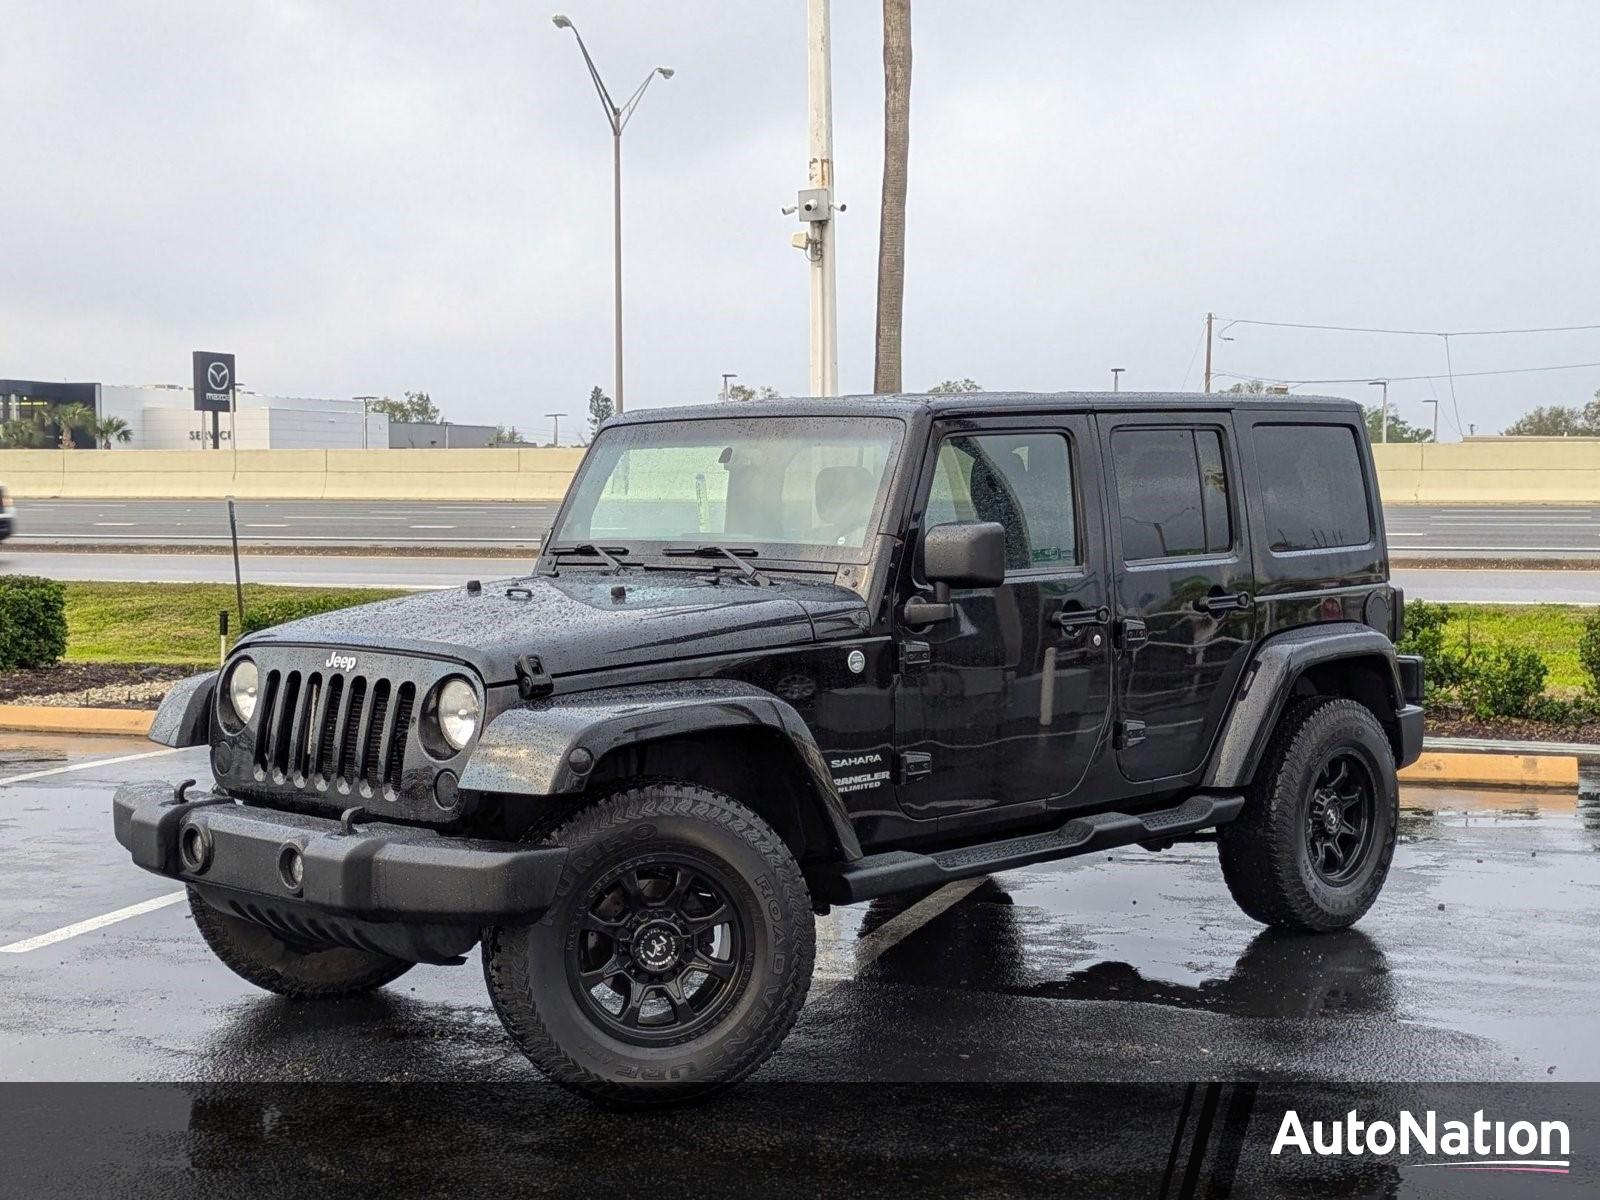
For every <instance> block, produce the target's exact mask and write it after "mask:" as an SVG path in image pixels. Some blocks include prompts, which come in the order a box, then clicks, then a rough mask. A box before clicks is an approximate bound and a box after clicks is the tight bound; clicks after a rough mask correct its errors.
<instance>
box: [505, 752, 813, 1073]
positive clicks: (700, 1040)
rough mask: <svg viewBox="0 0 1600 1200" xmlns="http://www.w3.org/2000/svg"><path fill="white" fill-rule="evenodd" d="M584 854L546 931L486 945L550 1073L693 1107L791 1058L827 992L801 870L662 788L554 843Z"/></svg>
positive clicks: (518, 1025)
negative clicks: (817, 1000)
mask: <svg viewBox="0 0 1600 1200" xmlns="http://www.w3.org/2000/svg"><path fill="white" fill-rule="evenodd" d="M546 842H547V844H552V845H558V846H564V847H566V848H567V850H568V851H569V854H568V858H567V863H566V866H565V868H564V869H563V872H562V876H561V881H560V883H559V885H558V887H557V897H558V898H557V900H556V902H555V904H554V905H553V906H552V907H551V908H550V909H549V910H548V911H547V912H546V913H545V914H544V916H543V917H542V918H541V919H540V920H539V921H538V922H536V923H535V924H533V925H520V926H496V927H493V928H491V929H489V930H486V931H485V934H484V945H483V970H484V979H485V981H486V982H487V984H488V987H489V995H490V997H491V998H492V999H493V1001H494V1006H495V1010H496V1011H497V1012H498V1013H499V1014H500V1019H501V1021H502V1022H504V1024H505V1027H506V1030H507V1032H508V1033H510V1035H511V1036H512V1038H513V1039H514V1040H515V1041H516V1043H517V1045H518V1046H519V1047H520V1048H521V1049H522V1051H523V1053H525V1054H526V1055H527V1056H528V1058H529V1059H531V1060H532V1061H533V1063H534V1065H535V1066H537V1067H538V1068H539V1069H540V1070H541V1071H542V1072H544V1074H545V1075H547V1076H548V1077H550V1078H551V1079H553V1080H555V1081H556V1082H557V1083H560V1084H562V1085H564V1086H566V1087H569V1088H572V1089H573V1090H575V1091H578V1092H581V1093H583V1094H585V1095H588V1096H590V1097H591V1098H594V1099H600V1100H610V1101H620V1102H624V1103H649V1102H655V1101H671V1100H682V1099H687V1098H690V1097H692V1096H698V1095H702V1094H705V1093H707V1092H709V1091H712V1090H715V1089H717V1088H720V1087H725V1086H727V1085H729V1084H731V1083H735V1082H737V1081H738V1080H740V1079H742V1078H743V1077H744V1076H746V1075H748V1074H749V1073H750V1072H751V1071H754V1070H755V1069H756V1068H757V1067H758V1066H760V1065H761V1064H762V1063H763V1062H764V1061H766V1059H767V1057H768V1056H769V1055H771V1054H772V1052H773V1051H774V1050H776V1049H777V1047H778V1044H779V1043H780V1042H781V1041H782V1040H783V1038H784V1036H785V1035H786V1034H787V1033H788V1032H789V1029H790V1027H791V1026H792V1025H793V1024H794V1021H795V1018H796V1016H798V1015H799V1012H800V1007H801V1005H802V1004H804V1002H805V998H806V992H807V991H808V989H809V988H810V985H811V968H812V961H813V958H814V956H815V930H814V926H813V922H812V915H811V900H810V896H809V893H808V892H807V889H806V884H805V879H804V877H803V876H802V875H801V874H800V868H799V865H798V864H797V863H796V862H795V860H794V857H793V856H792V855H791V854H790V853H789V850H788V848H787V847H786V846H785V845H784V843H783V841H782V840H781V839H780V838H779V837H778V835H777V834H776V833H774V832H773V830H772V829H771V827H770V826H768V825H767V823H766V822H765V821H763V820H761V818H760V817H758V816H756V815H755V814H754V813H752V812H751V811H750V810H749V809H747V808H745V807H744V806H743V805H741V804H739V803H737V802H736V801H734V800H732V799H730V798H729V797H727V796H724V795H722V794H721V793H718V792H714V791H711V790H709V789H707V788H702V787H697V786H694V785H692V784H687V783H652V784H647V785H642V786H638V787H634V788H630V789H628V790H626V791H622V792H619V793H616V794H614V795H612V796H610V797H608V798H607V799H605V800H602V801H600V802H599V803H597V804H595V805H593V806H591V807H589V808H585V809H583V810H582V811H581V812H579V813H578V814H577V815H576V816H574V817H573V818H572V819H571V820H570V821H568V822H567V823H566V824H565V825H563V826H561V827H560V828H559V829H557V830H555V831H554V832H553V833H552V834H550V835H549V836H548V837H547V838H546Z"/></svg>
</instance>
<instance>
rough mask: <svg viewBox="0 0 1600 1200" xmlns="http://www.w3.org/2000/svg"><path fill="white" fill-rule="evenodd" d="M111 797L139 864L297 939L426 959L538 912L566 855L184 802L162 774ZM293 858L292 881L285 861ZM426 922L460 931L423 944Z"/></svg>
mask: <svg viewBox="0 0 1600 1200" xmlns="http://www.w3.org/2000/svg"><path fill="white" fill-rule="evenodd" d="M111 803H112V819H113V823H114V826H115V829H116V835H117V841H119V842H121V843H122V845H123V846H124V847H126V849H127V850H128V852H129V853H130V854H131V855H132V856H133V861H134V862H135V863H137V864H138V865H139V866H141V867H143V868H145V869H146V870H147V871H154V872H155V873H156V874H158V875H165V876H167V877H168V878H171V879H177V880H181V881H182V882H184V883H187V884H191V885H193V886H194V887H196V888H198V889H200V891H201V894H202V895H203V896H204V897H205V898H206V899H207V900H208V901H209V902H211V903H212V904H213V906H214V907H218V908H221V909H223V910H224V911H228V912H232V913H234V914H236V915H238V916H242V917H245V918H246V919H250V920H256V921H258V923H261V924H266V925H268V926H270V927H272V928H274V929H277V930H279V931H280V932H284V931H285V930H287V931H288V932H291V933H294V934H295V935H296V936H298V937H299V938H301V939H302V940H310V941H315V940H318V939H322V940H327V941H333V942H340V943H344V944H351V943H352V942H354V943H356V944H360V943H361V941H362V939H363V938H364V939H365V940H366V942H368V943H375V945H376V947H381V948H382V949H383V950H384V951H385V952H386V953H395V954H398V955H399V956H400V957H408V958H415V959H416V960H417V961H422V962H427V961H439V960H441V959H446V958H449V957H451V956H452V954H459V953H461V952H462V950H463V949H464V948H465V947H461V948H457V949H454V950H451V951H448V952H447V951H446V950H445V949H442V948H441V947H443V946H444V945H445V944H446V943H452V944H454V943H459V942H460V941H461V940H462V938H463V937H466V939H467V940H466V946H470V945H471V944H472V942H473V941H475V940H476V939H477V931H478V930H479V929H480V928H481V927H482V926H484V925H491V924H504V923H516V924H521V923H524V922H527V921H531V920H533V919H534V918H536V917H537V916H539V915H540V914H541V913H543V912H544V910H545V909H546V908H548V907H549V906H550V904H551V902H552V901H553V900H554V899H555V894H556V885H557V883H558V881H559V879H560V876H561V869H562V867H563V865H564V864H565V862H566V854H567V852H566V851H565V850H564V849H562V848H560V847H552V846H525V845H521V844H519V843H516V842H495V841H486V840H482V839H476V838H462V837H444V836H441V835H439V834H437V833H434V832H432V831H430V830H427V829H417V828H412V827H410V826H403V825H391V824H385V823H383V822H379V821H369V820H366V819H362V820H360V821H359V822H358V823H356V824H355V825H354V827H353V828H352V829H350V830H348V831H347V830H346V829H345V827H344V826H343V825H342V824H341V823H340V822H339V821H337V820H330V819H327V818H324V817H311V816H305V815H302V814H300V813H291V812H279V811H277V810H274V809H267V808H258V807H253V806H250V805H244V804H239V803H238V802H236V801H235V800H233V799H232V798H231V797H229V796H226V795H221V794H218V793H213V792H201V793H193V794H189V795H185V796H184V797H183V798H182V799H180V798H179V797H178V796H177V794H176V793H175V790H174V788H173V787H172V785H171V784H168V783H161V782H149V783H129V784H124V785H123V786H122V787H119V788H118V789H117V791H116V794H115V796H114V797H113V799H112V802H111ZM294 855H298V856H299V860H300V868H301V869H300V873H299V876H298V879H297V880H296V879H295V878H294V876H293V873H292V872H290V871H288V870H286V867H285V860H286V858H292V857H293V856H294ZM396 925H400V926H407V927H413V932H412V933H406V932H403V931H401V930H397V929H395V928H393V926H396ZM385 926H388V927H389V928H387V929H385V928H384V927H385ZM422 927H426V928H431V929H432V930H434V931H435V932H436V933H437V932H441V931H447V930H454V931H456V933H457V936H454V937H442V938H441V937H433V938H431V939H427V938H425V939H423V944H421V945H418V944H416V942H417V939H416V938H415V936H414V932H415V929H416V928H422ZM430 946H431V947H432V949H431V950H430V948H429V947H430Z"/></svg>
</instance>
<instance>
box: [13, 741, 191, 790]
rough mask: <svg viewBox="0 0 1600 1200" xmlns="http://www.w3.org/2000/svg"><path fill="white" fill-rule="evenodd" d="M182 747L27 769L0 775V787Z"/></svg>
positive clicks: (152, 755) (174, 750)
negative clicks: (26, 770)
mask: <svg viewBox="0 0 1600 1200" xmlns="http://www.w3.org/2000/svg"><path fill="white" fill-rule="evenodd" d="M181 749H184V747H181V746H169V747H167V748H166V749H165V750H146V751H144V752H143V753H141V754H123V755H120V756H118V757H117V758H95V759H90V760H89V761H88V762H81V763H73V764H72V766H70V767H51V768H50V769H49V770H48V771H29V772H28V773H27V774H25V775H5V776H0V787H4V786H5V785H6V784H8V783H27V782H28V780H30V779H44V778H47V777H48V776H51V775H65V774H66V773H67V772H69V771H87V770H88V769H89V768H90V767H109V766H113V765H115V764H116V763H125V762H136V761H137V760H139V759H141V758H160V757H161V756H162V755H163V754H176V753H177V752H178V751H179V750H181Z"/></svg>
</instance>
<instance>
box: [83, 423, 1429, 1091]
mask: <svg viewBox="0 0 1600 1200" xmlns="http://www.w3.org/2000/svg"><path fill="white" fill-rule="evenodd" d="M1401 622H1402V597H1401V594H1400V592H1399V591H1398V589H1396V588H1393V587H1391V586H1390V584H1389V582H1388V563H1387V553H1386V550H1385V542H1384V531H1383V521H1382V513H1381V510H1380V508H1379V503H1378V492H1377V486H1376V478H1375V474H1374V470H1373V465H1372V460H1371V455H1370V452H1369V450H1368V447H1367V442H1366V437H1365V434H1364V431H1363V426H1362V418H1361V412H1360V410H1359V408H1357V406H1356V405H1354V404H1352V403H1349V402H1346V401H1341V400H1314V399H1297V400H1289V399H1286V398H1282V397H1267V398H1265V399H1260V398H1243V397H1234V396H1196V395H1137V394H1126V393H1124V394H1121V395H1106V394H1098V395H1089V394H1069V395H1003V394H975V395H968V396H901V397H888V398H847V399H837V400H795V401H771V402H758V403H754V404H749V405H739V406H729V405H722V406H717V407H706V408H683V409H673V410H666V411H654V412H643V413H634V414H629V415H628V416H627V417H625V418H622V419H619V420H616V421H613V422H610V423H608V424H607V426H606V427H605V428H604V430H603V431H602V432H601V434H600V436H599V437H598V438H597V439H596V441H595V443H594V445H593V446H592V447H591V448H590V450H589V453H588V455H587V456H586V457H585V459H584V461H583V465H582V467H581V468H580V470H579V472H578V474H577V477H576V479H575V480H574V481H573V484H572V487H571V489H570V490H569V492H568V494H567V497H566V500H565V501H564V502H563V504H562V506H561V511H560V513H559V515H558V516H557V518H556V521H555V525H554V528H553V529H552V530H551V531H550V533H549V535H548V536H547V538H546V541H545V543H544V546H543V549H542V551H541V553H540V555H539V558H538V562H537V564H536V567H535V569H534V572H533V574H532V575H529V576H524V577H518V578H515V579H509V580H503V581H499V582H495V583H484V584H480V583H478V582H476V581H474V582H470V583H468V584H466V586H465V587H462V588H457V589H454V590H451V591H445V592H435V593H431V594H426V595H418V596H414V597H409V598H404V599H398V600H389V601H384V602H382V603H379V604H373V605H369V606H366V607H362V608H357V609H351V610H346V611H343V612H337V613H330V614H327V615H324V616H318V617H312V618H309V619H306V620H302V621H296V622H293V623H291V624H287V625H283V626H280V627H278V628H276V629H272V630H270V631H268V632H265V633H261V634H256V635H254V636H251V637H248V638H246V639H244V640H243V641H241V642H240V644H239V645H238V647H237V648H236V649H235V651H234V652H233V653H232V655H231V656H230V657H229V659H228V661H227V662H226V664H225V665H224V667H223V669H222V670H221V671H220V672H219V673H217V674H212V675H205V676H200V677H197V678H194V679H191V680H188V681H186V682H184V683H183V684H180V685H179V686H178V687H177V688H175V689H174V690H173V692H172V693H171V694H170V695H169V696H168V698H167V700H166V702H165V703H164V704H163V705H162V707H161V710H160V713H159V714H158V717H157V720H156V725H155V729H154V731H153V733H152V735H151V736H152V737H153V738H154V739H155V740H156V741H158V742H161V743H163V744H165V745H169V746H202V745H204V746H209V748H210V766H211V770H212V772H213V774H214V775H215V783H214V785H213V786H212V787H211V788H210V789H209V790H206V791H204V792H198V791H190V790H188V789H189V784H187V783H186V784H180V785H178V786H177V787H176V788H174V787H172V786H170V785H165V784H163V785H155V786H152V785H145V784H139V785H127V786H125V787H123V788H121V789H119V791H118V793H117V796H116V799H115V825H116V835H117V838H118V839H119V840H120V841H121V843H122V844H123V845H124V846H126V847H127V848H128V850H129V851H130V852H131V853H132V856H133V859H134V861H135V862H136V863H138V864H139V865H140V866H142V867H146V868H148V869H149V870H152V871H155V872H158V873H159V874H162V875H166V876H170V877H171V878H174V879H179V880H182V881H183V882H184V883H186V884H187V885H188V886H189V895H190V905H191V907H192V909H193V913H194V919H195V923H196V925H198V926H199V929H200V932H201V934H202V935H203V936H204V937H205V939H206V941H207V942H208V943H209V944H210V946H211V948H212V949H213V950H214V951H215V952H216V954H217V956H218V957H219V958H221V959H222V961H223V962H224V963H226V964H227V965H228V966H229V967H231V968H233V970H235V971H237V972H238V973H239V974H240V975H242V976H243V977H244V978H246V979H248V980H250V981H251V982H252V983H255V984H257V985H259V986H261V987H263V988H267V989H270V990H272V991H275V992H279V993H282V994H284V995H287V996H296V997H305V998H318V997H332V996H343V995H349V994H351V993H354V992H359V991H363V990H366V989H369V988H375V987H379V986H381V985H383V984H386V983H388V982H390V981H391V980H393V979H395V978H396V977H397V976H399V975H400V974H402V973H403V972H405V971H406V970H407V969H408V968H409V967H410V966H411V965H412V964H413V963H419V962H421V963H459V962H461V961H463V956H464V955H465V954H466V953H467V952H468V951H469V950H470V949H471V948H472V947H473V946H474V945H475V944H477V943H479V942H481V943H482V947H483V951H482V956H483V967H484V976H485V979H486V981H487V984H488V988H489V993H490V995H491V996H492V998H493V1000H494V1004H495V1008H496V1010H497V1011H498V1012H499V1014H500V1016H501V1019H502V1020H503V1021H504V1023H505V1027H506V1029H507V1031H508V1032H509V1033H510V1035H511V1036H512V1038H513V1039H515V1041H516V1042H517V1044H518V1045H519V1046H520V1047H521V1048H522V1050H523V1051H524V1052H525V1053H526V1054H527V1055H528V1057H529V1058H531V1059H532V1060H533V1062H534V1063H535V1064H537V1065H538V1067H539V1068H540V1070H542V1071H543V1072H544V1073H545V1074H547V1075H549V1076H550V1077H551V1078H553V1079H555V1080H557V1081H559V1082H561V1083H563V1084H567V1085H569V1086H571V1087H574V1088H577V1089H579V1090H581V1091H584V1092H586V1093H588V1094H590V1095H593V1096H599V1097H609V1098H617V1099H641V1098H642V1099H647V1100H648V1099H654V1098H672V1097H679V1096H683V1095H685V1094H691V1093H696V1092H701V1091H705V1090H707V1089H709V1088H712V1087H715V1086H718V1085H724V1084H728V1083H730V1082H733V1081H735V1080H738V1079H740V1078H742V1077H743V1076H745V1075H747V1074H749V1073H750V1072H751V1071H753V1070H754V1069H755V1068H756V1067H757V1066H759V1065H760V1064H761V1063H762V1062H763V1061H764V1060H765V1059H766V1058H767V1056H768V1055H770V1054H771V1053H772V1052H773V1050H774V1049H776V1047H777V1046H778V1044H779V1042H780V1041H781V1040H782V1039H783V1037H784V1035H785V1034H786V1033H787V1031H788V1030H789V1028H790V1026H791V1025H792V1024H793V1022H794V1020H795V1017H796V1015H797V1013H798V1012H799V1009H800V1007H801V1004H802V1003H803V1002H804V1000H805V996H806V991H807V988H808V986H809V983H810V979H811V970H812V959H813V949H814V933H813V923H812V914H813V913H814V912H823V911H826V909H827V906H829V905H831V904H850V903H854V902H856V901H861V900H866V899H868V898H871V897H874V896H881V895H884V894H886V893H890V892H895V891H900V890H903V889H928V888H932V887H937V886H938V885H940V884H942V883H944V882H946V881H949V880H955V879H962V878H965V877H969V876H975V875H981V874H986V873H989V872H993V871H1003V870H1006V869H1009V868H1015V867H1020V866H1024V865H1026V864H1032V863H1039V862H1044V861H1048V860H1052V859H1058V858H1067V857H1070V856H1072V855H1076V854H1084V853H1087V852H1090V851H1094V850H1101V849H1104V848H1106V847H1111V846H1127V845H1132V844H1138V845H1141V846H1144V847H1147V848H1150V849H1153V850H1155V849H1161V848H1163V847H1166V846H1169V845H1171V844H1172V843H1174V842H1176V841H1179V840H1184V839H1195V838H1202V837H1203V838H1207V839H1214V840H1216V841H1217V843H1218V849H1219V858H1220V860H1221V863H1222V876H1223V879H1224V880H1225V881H1226V882H1227V885H1228V887H1229V889H1230V890H1231V891H1232V893H1233V895H1234V897H1235V898H1236V899H1237V900H1238V902H1239V904H1240V905H1241V906H1242V907H1243V908H1244V910H1245V912H1247V913H1248V914H1249V915H1250V916H1252V917H1254V918H1255V919H1257V920H1259V921H1263V922H1266V923H1268V924H1272V925H1281V926H1286V927H1290V928H1295V929H1305V930H1330V929H1338V928H1342V927H1344V926H1347V925H1349V924H1351V923H1352V922H1353V921H1355V920H1356V919H1357V918H1359V917H1360V916H1361V915H1362V914H1363V913H1365V912H1366V911H1367V909H1368V907H1369V906H1370V905H1371V904H1372V903H1373V900H1374V899H1375V898H1376V896H1377V894H1378V891H1379V889H1380V888H1381V887H1382V885H1383V882H1384V878H1385V876H1386V874H1387V872H1388V869H1389V863H1390V859H1391V857H1392V855H1393V851H1394V845H1395V822H1396V796H1397V792H1396V783H1395V770H1396V766H1397V764H1400V765H1403V764H1406V763H1409V762H1411V761H1413V760H1414V759H1415V758H1416V757H1417V755H1418V753H1419V752H1420V748H1421V743H1422V709H1421V707H1420V704H1419V700H1420V698H1421V694H1422V663H1421V661H1420V660H1418V659H1414V658H1406V657H1403V656H1397V655H1396V653H1395V648H1394V640H1395V639H1396V638H1398V637H1399V635H1400V628H1401ZM191 782H192V781H191Z"/></svg>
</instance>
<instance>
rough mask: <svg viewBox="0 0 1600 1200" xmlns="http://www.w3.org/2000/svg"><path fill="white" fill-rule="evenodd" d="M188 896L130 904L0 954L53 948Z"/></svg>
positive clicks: (0, 948)
mask: <svg viewBox="0 0 1600 1200" xmlns="http://www.w3.org/2000/svg"><path fill="white" fill-rule="evenodd" d="M188 894H189V893H188V892H187V891H182V892H169V893H167V894H166V895H165V896H157V897H156V898H155V899H154V900H141V901H140V902H139V903H138V904H130V905H128V907H127V908H119V909H117V910H116V911H115V912H108V913H102V914H101V915H100V916H98V917H90V918H89V919H88V920H87V921H78V922H76V923H74V924H72V925H63V926H62V927H61V928H60V929H52V930H51V931H50V932H49V933H41V934H39V936H37V937H31V938H24V939H23V940H22V941H20V942H12V943H11V944H10V945H9V946H0V954H26V953H27V952H28V951H30V950H42V949H44V948H45V947H46V946H54V945H55V944H56V943H57V942H64V941H66V940H67V939H68V938H75V937H77V936H78V935H79V934H80V933H93V932H94V931H95V930H96V929H104V928H105V927H106V926H107V925H115V924H116V923H117V922H118V921H126V920H129V919H130V918H132V917H142V916H144V914H145V913H151V912H155V911H156V910H157V909H161V908H166V907H167V906H168V905H171V904H176V903H177V902H178V901H180V900H182V899H183V898H184V897H185V896H187V895H188Z"/></svg>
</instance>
